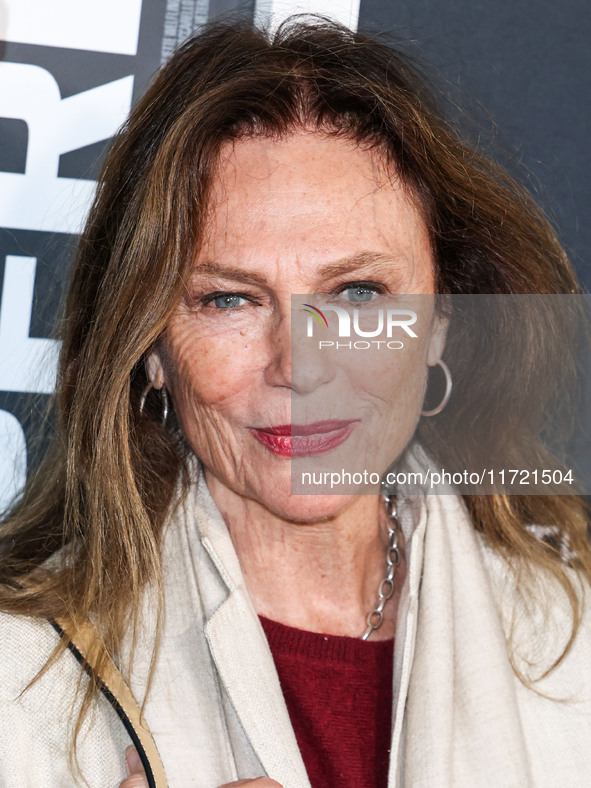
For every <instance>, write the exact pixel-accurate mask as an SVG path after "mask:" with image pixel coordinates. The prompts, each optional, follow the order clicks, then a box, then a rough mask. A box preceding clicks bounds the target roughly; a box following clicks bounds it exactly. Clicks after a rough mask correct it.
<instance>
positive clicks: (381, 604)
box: [361, 495, 400, 640]
mask: <svg viewBox="0 0 591 788" xmlns="http://www.w3.org/2000/svg"><path fill="white" fill-rule="evenodd" d="M383 498H384V501H385V504H386V514H387V516H388V522H387V526H388V549H387V551H386V574H385V576H384V578H383V580H382V582H381V583H380V587H379V589H378V603H377V605H376V606H375V607H374V609H373V610H372V611H371V613H368V615H367V629H366V630H365V632H364V633H363V635H362V637H361V639H362V640H367V639H368V637H369V636H370V635H371V633H372V632H375V630H376V629H379V628H380V627H381V626H382V622H383V620H384V608H385V606H386V602H387V601H388V600H389V599H390V597H391V596H392V594H393V593H394V577H395V575H396V569H397V568H398V564H399V563H400V549H399V547H398V534H399V532H400V526H399V524H398V510H397V508H396V496H394V495H384V496H383Z"/></svg>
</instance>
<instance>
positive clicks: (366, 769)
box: [260, 616, 394, 788]
mask: <svg viewBox="0 0 591 788" xmlns="http://www.w3.org/2000/svg"><path fill="white" fill-rule="evenodd" d="M260 618H261V623H262V625H263V629H264V630H265V634H266V635H267V639H268V641H269V646H270V648H271V652H272V654H273V658H274V660H275V665H276V667H277V673H278V674H279V680H280V682H281V687H282V689H283V694H284V696H285V702H286V704H287V708H288V711H289V716H290V718H291V722H292V725H293V728H294V731H295V734H296V738H297V741H298V744H299V747H300V751H301V753H302V757H303V759H304V763H305V765H306V769H307V772H308V776H309V778H310V782H311V784H312V788H385V786H386V785H387V782H388V759H389V754H390V753H389V747H390V726H391V721H392V661H393V646H394V641H393V640H382V641H379V640H377V641H371V640H368V641H363V640H361V639H357V638H351V637H341V636H337V635H322V634H318V633H316V632H306V631H304V630H301V629H295V628H293V627H288V626H285V624H279V623H277V622H276V621H270V620H269V619H267V618H264V617H263V616H261V617H260Z"/></svg>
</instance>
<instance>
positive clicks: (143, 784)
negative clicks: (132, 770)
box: [119, 772, 148, 788]
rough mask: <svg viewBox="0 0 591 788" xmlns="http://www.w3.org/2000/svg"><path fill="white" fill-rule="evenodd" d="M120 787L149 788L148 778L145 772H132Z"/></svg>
mask: <svg viewBox="0 0 591 788" xmlns="http://www.w3.org/2000/svg"><path fill="white" fill-rule="evenodd" d="M119 788H148V778H147V777H146V775H145V774H139V773H137V772H136V774H130V775H129V777H126V778H125V780H123V782H122V783H121V784H120V785H119Z"/></svg>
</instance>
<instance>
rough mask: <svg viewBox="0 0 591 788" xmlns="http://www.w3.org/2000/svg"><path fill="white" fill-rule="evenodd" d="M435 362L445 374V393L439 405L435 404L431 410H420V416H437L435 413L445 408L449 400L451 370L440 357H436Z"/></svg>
mask: <svg viewBox="0 0 591 788" xmlns="http://www.w3.org/2000/svg"><path fill="white" fill-rule="evenodd" d="M437 363H438V364H439V366H440V367H441V369H442V370H443V374H444V375H445V394H444V395H443V399H442V400H441V402H440V403H439V405H437V407H436V408H433V410H422V411H421V416H437V414H438V413H441V411H442V410H443V409H444V408H445V406H446V405H447V403H448V402H449V398H450V397H451V389H452V380H451V372H450V371H449V367H448V366H447V364H446V363H445V361H442V360H441V359H440V358H439V359H437ZM433 366H435V365H433Z"/></svg>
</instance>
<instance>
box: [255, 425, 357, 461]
mask: <svg viewBox="0 0 591 788" xmlns="http://www.w3.org/2000/svg"><path fill="white" fill-rule="evenodd" d="M358 423H359V419H347V420H342V419H329V420H327V421H315V422H313V423H312V424H278V425H276V426H273V427H264V428H252V429H251V432H252V434H253V435H254V437H255V438H256V439H257V440H258V441H260V443H262V444H263V446H265V447H266V448H267V449H269V450H270V451H272V452H273V453H274V454H277V455H278V456H280V457H307V456H310V455H313V454H322V453H323V452H326V451H330V450H331V449H334V448H336V447H337V446H339V445H340V444H341V443H344V441H346V440H347V438H348V437H349V435H350V434H351V433H352V432H353V430H354V429H355V426H356V425H357V424H358Z"/></svg>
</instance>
